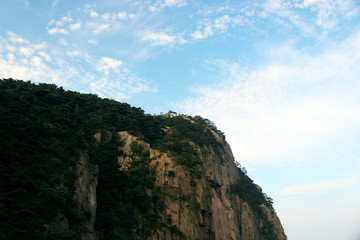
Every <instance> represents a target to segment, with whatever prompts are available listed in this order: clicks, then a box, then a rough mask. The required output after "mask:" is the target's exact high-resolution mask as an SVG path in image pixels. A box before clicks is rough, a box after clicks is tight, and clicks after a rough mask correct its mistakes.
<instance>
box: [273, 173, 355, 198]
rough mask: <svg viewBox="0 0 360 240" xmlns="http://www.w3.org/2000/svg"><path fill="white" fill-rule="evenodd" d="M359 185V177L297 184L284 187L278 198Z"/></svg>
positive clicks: (326, 191)
mask: <svg viewBox="0 0 360 240" xmlns="http://www.w3.org/2000/svg"><path fill="white" fill-rule="evenodd" d="M357 184H360V177H359V176H356V177H348V178H342V179H338V180H334V181H328V182H320V183H309V184H299V185H294V186H290V187H286V188H285V189H284V190H282V191H281V192H279V195H280V196H292V195H299V194H307V193H320V194H321V193H328V192H330V191H335V190H339V189H342V188H345V187H350V186H352V185H357Z"/></svg>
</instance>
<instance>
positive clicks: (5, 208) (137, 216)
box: [0, 79, 287, 240]
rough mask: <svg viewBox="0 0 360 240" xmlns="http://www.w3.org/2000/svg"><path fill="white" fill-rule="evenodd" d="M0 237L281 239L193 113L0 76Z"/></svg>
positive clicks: (218, 135) (265, 203) (209, 126)
mask: <svg viewBox="0 0 360 240" xmlns="http://www.w3.org/2000/svg"><path fill="white" fill-rule="evenodd" d="M0 102H1V104H0V126H1V128H0V136H1V137H0V152H1V155H0V157H1V163H2V164H1V167H0V176H1V179H0V187H1V188H0V189H1V191H0V238H1V239H84V240H85V239H89V240H90V239H148V240H151V239H154V240H155V239H216V240H224V239H233V240H235V239H239V240H257V239H263V240H271V239H279V240H284V239H287V238H286V235H285V234H284V230H283V228H282V226H281V223H280V220H279V219H278V217H277V215H276V213H275V210H274V209H273V206H272V199H271V198H269V197H267V196H266V194H264V193H263V192H262V190H261V188H260V187H259V186H257V185H256V184H254V183H253V181H252V180H251V179H250V178H249V177H248V176H247V174H246V171H245V169H244V168H241V167H240V166H236V164H235V162H234V157H233V155H232V152H231V149H230V146H229V145H228V144H227V142H226V141H225V135H224V133H222V132H221V131H220V130H218V129H217V128H216V126H215V124H214V123H213V122H211V121H209V120H208V119H204V118H202V117H200V116H195V117H191V116H186V115H181V114H177V113H175V112H173V111H169V113H167V114H164V115H150V114H145V113H144V111H143V110H142V109H140V108H136V107H131V106H130V105H129V104H126V103H119V102H117V101H114V100H111V99H101V98H99V97H97V96H96V95H92V94H80V93H77V92H72V91H65V90H64V89H63V88H62V87H57V86H56V85H53V84H38V85H36V84H33V83H31V82H29V81H28V82H24V81H19V80H13V79H2V80H0Z"/></svg>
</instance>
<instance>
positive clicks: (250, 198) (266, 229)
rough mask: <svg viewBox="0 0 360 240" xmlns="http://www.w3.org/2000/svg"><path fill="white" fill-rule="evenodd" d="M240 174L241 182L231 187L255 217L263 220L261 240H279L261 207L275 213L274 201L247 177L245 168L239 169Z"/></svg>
mask: <svg viewBox="0 0 360 240" xmlns="http://www.w3.org/2000/svg"><path fill="white" fill-rule="evenodd" d="M238 172H239V175H240V181H239V182H237V183H236V184H233V185H232V186H231V189H230V190H231V192H232V193H233V194H236V195H238V196H239V197H240V198H241V199H242V200H243V201H246V202H247V203H248V205H249V206H250V208H251V209H252V210H253V212H254V213H255V215H257V216H256V217H257V219H259V220H260V219H261V220H262V227H261V228H260V234H261V239H264V240H277V235H276V234H275V233H274V229H273V224H272V223H271V222H270V221H269V219H268V217H267V214H266V213H265V211H264V209H263V207H261V205H265V206H267V207H268V208H269V209H270V210H271V211H273V206H272V199H271V198H269V197H267V196H266V194H264V193H262V191H261V190H260V189H258V187H257V186H256V185H255V184H254V182H253V180H251V179H250V178H249V177H248V176H247V174H246V170H245V169H244V168H241V167H238ZM259 226H260V224H259Z"/></svg>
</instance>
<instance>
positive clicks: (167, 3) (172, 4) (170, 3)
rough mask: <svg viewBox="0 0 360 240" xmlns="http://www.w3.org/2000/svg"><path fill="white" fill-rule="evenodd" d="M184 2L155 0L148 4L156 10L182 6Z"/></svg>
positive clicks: (184, 0)
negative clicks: (153, 2) (152, 3)
mask: <svg viewBox="0 0 360 240" xmlns="http://www.w3.org/2000/svg"><path fill="white" fill-rule="evenodd" d="M186 4H187V2H186V0H157V1H156V3H155V4H154V5H152V6H150V10H151V11H156V10H158V9H161V8H165V7H183V6H185V5H186Z"/></svg>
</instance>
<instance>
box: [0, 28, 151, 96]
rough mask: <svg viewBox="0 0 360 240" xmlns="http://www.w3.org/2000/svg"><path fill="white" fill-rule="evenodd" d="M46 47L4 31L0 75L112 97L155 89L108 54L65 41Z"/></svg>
mask: <svg viewBox="0 0 360 240" xmlns="http://www.w3.org/2000/svg"><path fill="white" fill-rule="evenodd" d="M14 43H16V45H15V46H14V45H13V44H14ZM47 47H48V44H47V43H45V42H43V43H39V44H33V43H30V42H29V41H27V40H25V39H23V38H21V37H20V36H18V35H16V34H14V33H10V34H8V38H2V37H1V36H0V52H1V54H0V78H14V79H23V80H31V81H33V82H43V83H55V84H57V85H60V86H63V87H65V88H68V89H71V90H75V91H81V92H92V93H96V94H99V95H100V96H102V97H108V98H115V99H116V100H124V99H126V98H130V97H131V96H133V95H134V94H137V93H141V92H153V91H155V90H156V87H154V86H151V83H150V82H149V81H147V80H145V79H142V78H140V77H137V76H136V75H135V74H134V73H131V71H130V70H128V69H127V68H125V67H124V66H123V65H124V64H123V62H122V61H120V60H117V59H113V58H109V57H102V58H100V59H97V58H95V57H94V56H91V55H89V54H86V53H81V52H80V51H78V50H73V49H69V46H68V45H62V46H60V47H59V48H56V47H53V46H51V47H49V49H51V51H45V50H46V48H47ZM29 49H31V50H29ZM69 55H70V56H80V55H81V56H83V57H84V59H85V61H83V62H81V63H79V62H78V59H74V58H72V57H68V56H69ZM93 69H95V71H94V70H93Z"/></svg>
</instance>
